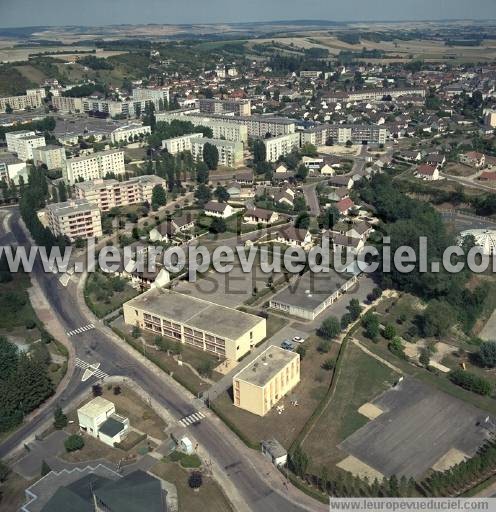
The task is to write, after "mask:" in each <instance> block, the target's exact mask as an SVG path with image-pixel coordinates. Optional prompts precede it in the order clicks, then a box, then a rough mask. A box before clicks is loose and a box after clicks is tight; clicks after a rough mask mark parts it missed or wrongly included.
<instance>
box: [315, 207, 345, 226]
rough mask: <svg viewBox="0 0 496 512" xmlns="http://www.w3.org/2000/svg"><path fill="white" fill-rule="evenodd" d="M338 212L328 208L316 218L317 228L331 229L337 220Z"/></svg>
mask: <svg viewBox="0 0 496 512" xmlns="http://www.w3.org/2000/svg"><path fill="white" fill-rule="evenodd" d="M339 217H340V214H339V210H338V209H337V208H336V207H335V206H330V207H329V208H327V209H326V210H325V211H324V212H323V213H322V214H321V215H319V217H318V222H319V226H320V227H322V228H324V229H332V228H333V227H334V224H336V222H337V221H338V220H339Z"/></svg>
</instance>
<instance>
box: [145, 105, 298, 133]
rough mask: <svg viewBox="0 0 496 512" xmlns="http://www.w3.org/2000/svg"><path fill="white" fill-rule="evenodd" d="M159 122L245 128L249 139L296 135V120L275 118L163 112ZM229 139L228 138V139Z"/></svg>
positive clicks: (193, 112)
mask: <svg viewBox="0 0 496 512" xmlns="http://www.w3.org/2000/svg"><path fill="white" fill-rule="evenodd" d="M155 117H156V119H157V121H166V122H170V121H172V120H173V119H178V120H180V121H189V122H191V123H193V124H194V125H195V126H198V125H204V126H210V125H209V123H212V122H215V123H220V124H223V125H224V126H244V127H246V130H247V132H248V137H262V138H263V137H265V136H266V135H267V134H268V133H270V134H271V135H272V136H273V137H277V136H278V135H287V134H288V133H295V131H296V124H295V121H294V119H289V118H286V117H275V116H234V115H232V116H228V115H226V116H222V115H217V114H209V115H207V114H201V113H198V112H195V111H184V110H177V111H170V112H161V113H160V114H157V115H156V116H155ZM212 129H213V128H212ZM226 138H227V137H226Z"/></svg>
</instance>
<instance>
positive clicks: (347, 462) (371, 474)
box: [336, 455, 384, 482]
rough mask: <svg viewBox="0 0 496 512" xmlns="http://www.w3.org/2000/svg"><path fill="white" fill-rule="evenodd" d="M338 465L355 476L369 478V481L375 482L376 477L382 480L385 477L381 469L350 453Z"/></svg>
mask: <svg viewBox="0 0 496 512" xmlns="http://www.w3.org/2000/svg"><path fill="white" fill-rule="evenodd" d="M336 466H337V467H338V468H341V469H343V470H344V471H348V472H349V473H351V474H352V475H354V476H358V477H360V478H368V480H369V482H373V481H374V480H375V479H376V478H377V480H378V481H379V482H380V481H382V479H383V478H384V475H383V474H382V473H379V471H377V470H376V469H374V468H371V467H370V466H368V465H367V464H365V462H362V461H361V460H359V459H357V458H356V457H353V455H349V456H348V457H346V459H343V460H342V461H341V462H339V463H338V464H336Z"/></svg>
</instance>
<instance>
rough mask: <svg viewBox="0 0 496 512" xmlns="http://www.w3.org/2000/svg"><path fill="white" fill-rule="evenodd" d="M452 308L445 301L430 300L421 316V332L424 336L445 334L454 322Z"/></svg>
mask: <svg viewBox="0 0 496 512" xmlns="http://www.w3.org/2000/svg"><path fill="white" fill-rule="evenodd" d="M455 321H456V317H455V315H454V312H453V308H452V307H451V306H450V305H449V304H448V303H447V302H445V301H439V300H432V301H431V302H429V304H428V306H427V308H426V309H425V311H424V314H423V316H422V317H421V329H422V333H423V334H424V336H426V337H432V336H436V337H438V338H439V337H441V336H444V335H446V333H447V332H448V330H449V329H450V327H451V326H452V325H453V324H454V323H455Z"/></svg>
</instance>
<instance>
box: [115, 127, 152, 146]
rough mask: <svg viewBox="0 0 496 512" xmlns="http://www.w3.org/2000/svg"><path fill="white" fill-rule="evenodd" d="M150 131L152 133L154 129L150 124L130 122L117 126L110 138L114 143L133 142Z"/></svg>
mask: <svg viewBox="0 0 496 512" xmlns="http://www.w3.org/2000/svg"><path fill="white" fill-rule="evenodd" d="M150 133H152V129H151V128H150V127H149V126H144V125H141V124H129V125H127V126H120V127H119V128H116V129H115V130H114V131H113V132H112V133H111V134H110V138H111V140H112V142H113V143H114V144H116V143H119V142H133V141H137V140H139V139H142V138H143V137H145V136H147V135H150Z"/></svg>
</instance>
